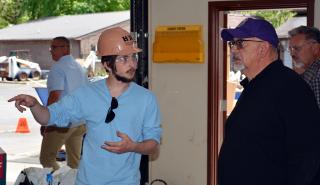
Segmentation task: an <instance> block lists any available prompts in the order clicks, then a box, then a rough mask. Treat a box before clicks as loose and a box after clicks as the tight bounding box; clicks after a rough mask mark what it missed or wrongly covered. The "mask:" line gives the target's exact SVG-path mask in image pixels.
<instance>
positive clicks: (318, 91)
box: [311, 72, 320, 108]
mask: <svg viewBox="0 0 320 185" xmlns="http://www.w3.org/2000/svg"><path fill="white" fill-rule="evenodd" d="M318 73H319V75H316V77H315V78H314V80H313V81H312V83H311V89H312V90H313V92H314V95H315V97H316V99H317V104H318V107H319V108H320V72H318Z"/></svg>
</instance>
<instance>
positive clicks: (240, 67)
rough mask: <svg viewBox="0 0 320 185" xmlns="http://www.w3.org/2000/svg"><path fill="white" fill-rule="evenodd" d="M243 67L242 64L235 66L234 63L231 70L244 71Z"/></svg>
mask: <svg viewBox="0 0 320 185" xmlns="http://www.w3.org/2000/svg"><path fill="white" fill-rule="evenodd" d="M244 68H245V66H244V65H243V64H236V63H233V64H232V69H233V70H234V71H242V70H244Z"/></svg>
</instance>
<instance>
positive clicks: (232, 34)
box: [221, 18, 279, 48]
mask: <svg viewBox="0 0 320 185" xmlns="http://www.w3.org/2000/svg"><path fill="white" fill-rule="evenodd" d="M221 37H222V39H223V40H224V41H231V40H233V39H234V38H239V39H243V38H249V37H257V38H259V39H261V40H264V41H267V42H269V43H270V44H271V45H272V46H273V47H275V48H277V47H278V44H279V39H278V36H277V33H276V30H275V29H274V27H273V26H272V24H270V23H269V22H268V21H266V20H263V19H255V18H246V19H245V20H243V21H242V22H241V23H240V24H239V25H238V26H237V27H236V28H234V29H223V30H222V31H221Z"/></svg>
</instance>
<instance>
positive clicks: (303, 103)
mask: <svg viewBox="0 0 320 185" xmlns="http://www.w3.org/2000/svg"><path fill="white" fill-rule="evenodd" d="M221 37H222V39H223V40H224V41H228V44H229V46H230V50H231V56H232V57H231V59H232V62H234V63H235V65H236V66H237V69H238V70H241V72H242V73H243V74H244V75H245V76H246V78H245V79H244V80H243V81H242V82H241V85H242V86H243V87H244V90H243V92H242V94H241V96H240V98H239V100H238V102H237V104H236V106H235V108H234V110H233V111H232V112H231V114H230V116H229V117H228V119H227V121H226V125H225V138H224V141H223V144H222V147H221V150H220V154H219V160H218V184H219V185H307V184H310V183H312V181H314V180H313V179H314V177H315V176H316V173H317V169H318V168H319V157H320V155H319V151H318V150H319V148H320V147H319V146H320V134H319V133H320V124H319V123H320V119H319V115H320V112H319V109H318V108H317V104H316V101H315V98H314V95H313V93H312V91H311V89H310V88H309V86H308V85H307V84H306V83H305V82H304V80H303V79H302V78H301V77H300V76H299V75H298V74H296V73H295V72H294V71H292V70H291V69H289V68H287V67H285V66H284V65H283V63H282V61H281V60H280V59H279V57H278V50H277V47H278V44H279V40H278V37H277V34H276V32H275V29H274V27H273V26H272V25H271V24H270V23H269V22H268V21H266V20H263V19H255V18H247V19H245V20H244V21H243V22H241V23H240V24H239V25H238V26H237V27H236V28H234V29H223V30H222V32H221Z"/></svg>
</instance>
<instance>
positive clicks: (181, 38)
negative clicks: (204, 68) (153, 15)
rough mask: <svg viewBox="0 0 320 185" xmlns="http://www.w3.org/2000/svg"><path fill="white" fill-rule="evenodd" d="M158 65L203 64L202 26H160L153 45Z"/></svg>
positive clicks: (154, 57)
mask: <svg viewBox="0 0 320 185" xmlns="http://www.w3.org/2000/svg"><path fill="white" fill-rule="evenodd" d="M153 61H154V62H156V63H203V62H204V45H203V40H202V27H201V26H200V25H180V26H159V27H157V28H156V33H155V41H154V43H153Z"/></svg>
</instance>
